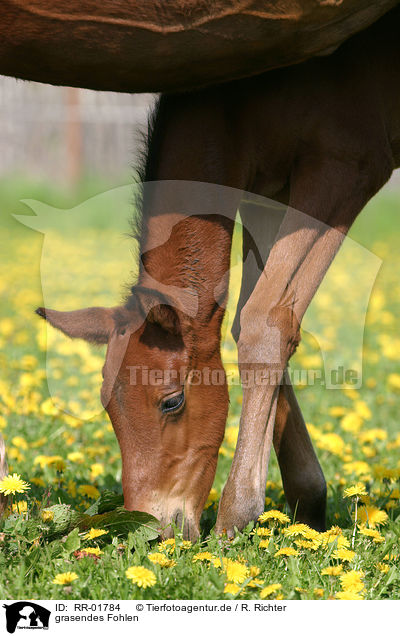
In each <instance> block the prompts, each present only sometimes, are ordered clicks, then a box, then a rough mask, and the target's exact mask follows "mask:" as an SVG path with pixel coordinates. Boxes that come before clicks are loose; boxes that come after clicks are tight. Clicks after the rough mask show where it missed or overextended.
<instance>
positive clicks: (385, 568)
mask: <svg viewBox="0 0 400 636" xmlns="http://www.w3.org/2000/svg"><path fill="white" fill-rule="evenodd" d="M376 567H377V569H378V570H379V572H382V573H383V574H387V573H388V572H389V570H390V568H389V566H388V564H387V563H377V564H376Z"/></svg>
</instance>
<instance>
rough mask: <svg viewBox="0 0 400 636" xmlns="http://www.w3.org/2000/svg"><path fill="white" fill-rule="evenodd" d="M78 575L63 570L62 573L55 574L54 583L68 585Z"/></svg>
mask: <svg viewBox="0 0 400 636" xmlns="http://www.w3.org/2000/svg"><path fill="white" fill-rule="evenodd" d="M77 578H78V575H77V574H76V573H75V572H63V573H62V574H57V575H56V576H55V578H54V579H53V583H54V585H68V584H69V583H72V582H73V581H76V579H77Z"/></svg>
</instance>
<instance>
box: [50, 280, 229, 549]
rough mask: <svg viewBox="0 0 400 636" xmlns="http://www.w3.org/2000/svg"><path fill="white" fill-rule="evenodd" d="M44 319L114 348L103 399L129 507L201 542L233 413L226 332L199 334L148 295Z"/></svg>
mask: <svg viewBox="0 0 400 636" xmlns="http://www.w3.org/2000/svg"><path fill="white" fill-rule="evenodd" d="M37 313H38V314H39V315H40V316H42V317H43V318H46V319H47V320H48V321H49V322H50V323H51V324H52V325H53V326H54V327H56V328H58V329H60V330H61V331H63V332H64V333H65V334H66V335H68V336H70V337H73V338H83V339H85V340H87V341H89V342H93V343H97V344H107V354H106V360H105V364H104V367H103V378H104V380H103V385H102V389H101V399H102V403H103V406H104V407H105V409H106V410H107V412H108V414H109V416H110V419H111V421H112V424H113V427H114V430H115V433H116V436H117V439H118V442H119V445H120V448H121V455H122V485H123V492H124V501H125V507H126V508H127V509H128V510H141V511H145V512H149V513H151V514H153V515H154V516H155V517H157V518H158V519H159V520H160V522H161V524H162V526H163V527H165V526H168V524H170V523H171V522H174V523H175V524H176V525H177V526H178V527H181V526H182V525H183V528H184V535H185V536H186V537H190V538H192V539H193V538H196V536H197V534H198V528H199V520H200V515H201V512H202V510H203V507H204V504H205V501H206V499H207V495H208V493H209V490H210V488H211V485H212V482H213V478H214V474H215V469H216V463H217V457H218V449H219V446H220V444H221V441H222V437H223V432H224V427H225V420H226V415H227V407H228V396H227V389H226V382H225V376H224V372H223V367H222V363H221V358H220V352H219V325H218V326H217V328H215V326H213V325H212V324H209V325H206V326H204V325H203V326H199V325H197V326H196V325H194V324H193V321H192V319H190V318H188V317H187V316H185V314H184V313H183V312H182V311H180V310H179V309H178V308H176V307H174V306H173V305H172V304H171V302H170V300H168V299H166V298H165V297H163V296H161V295H160V294H159V293H158V292H156V291H154V290H149V289H143V288H136V289H135V288H133V291H132V294H131V296H130V298H129V299H128V301H127V303H126V304H125V305H124V306H121V307H116V308H111V309H106V308H101V307H92V308H89V309H82V310H78V311H71V312H58V311H53V310H47V309H38V310H37ZM171 533H172V527H171V526H170V527H167V528H166V530H165V531H164V536H170V535H171Z"/></svg>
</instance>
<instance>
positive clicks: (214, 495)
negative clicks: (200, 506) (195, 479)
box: [205, 488, 219, 508]
mask: <svg viewBox="0 0 400 636" xmlns="http://www.w3.org/2000/svg"><path fill="white" fill-rule="evenodd" d="M218 499H219V494H218V491H217V490H216V489H215V488H211V490H210V492H209V494H208V497H207V501H206V505H205V507H206V508H208V507H209V506H212V505H213V504H214V503H215V502H216V501H218Z"/></svg>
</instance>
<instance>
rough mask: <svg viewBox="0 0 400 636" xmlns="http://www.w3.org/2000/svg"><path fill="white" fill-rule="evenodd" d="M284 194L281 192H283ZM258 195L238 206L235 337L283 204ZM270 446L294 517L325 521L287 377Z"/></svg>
mask: <svg viewBox="0 0 400 636" xmlns="http://www.w3.org/2000/svg"><path fill="white" fill-rule="evenodd" d="M283 196H284V193H283ZM262 203H263V205H262V206H258V205H257V199H254V200H253V201H252V202H244V203H242V204H241V206H240V214H241V217H242V222H243V276H242V284H241V290H240V297H239V301H238V305H237V310H236V316H235V319H234V323H233V327H232V333H233V336H234V338H235V340H236V341H238V339H239V335H240V322H239V321H240V312H241V310H242V308H243V307H244V305H245V304H246V303H247V301H248V299H249V297H250V296H251V293H252V291H253V289H254V287H255V285H256V283H257V280H258V278H259V276H260V273H261V272H262V270H263V267H264V265H265V263H266V261H267V258H268V255H269V253H270V250H271V247H272V246H273V244H274V241H275V237H276V235H277V233H278V231H279V226H280V224H281V222H282V220H283V217H284V212H285V208H284V207H283V205H281V206H279V205H277V204H276V203H273V204H272V205H271V207H268V201H267V200H265V201H263V202H262ZM273 441H274V448H275V452H276V454H277V457H278V462H279V467H280V471H281V475H282V482H283V487H284V490H285V495H286V499H287V501H288V503H289V506H290V508H291V510H292V511H293V513H295V515H296V519H298V520H300V521H302V522H304V523H307V524H309V525H310V526H312V527H314V528H318V529H322V528H324V525H325V500H326V484H325V479H324V476H323V473H322V470H321V467H320V465H319V462H318V459H317V457H316V455H315V452H314V449H313V447H312V444H311V441H310V438H309V435H308V432H307V429H306V426H305V423H304V419H303V416H302V414H301V410H300V407H299V405H298V403H297V400H296V396H295V394H294V391H293V388H292V386H291V384H290V380H289V377H288V375H287V376H286V377H285V382H284V383H283V384H282V386H281V388H280V391H279V398H278V404H277V411H276V418H275V428H274V439H273Z"/></svg>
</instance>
